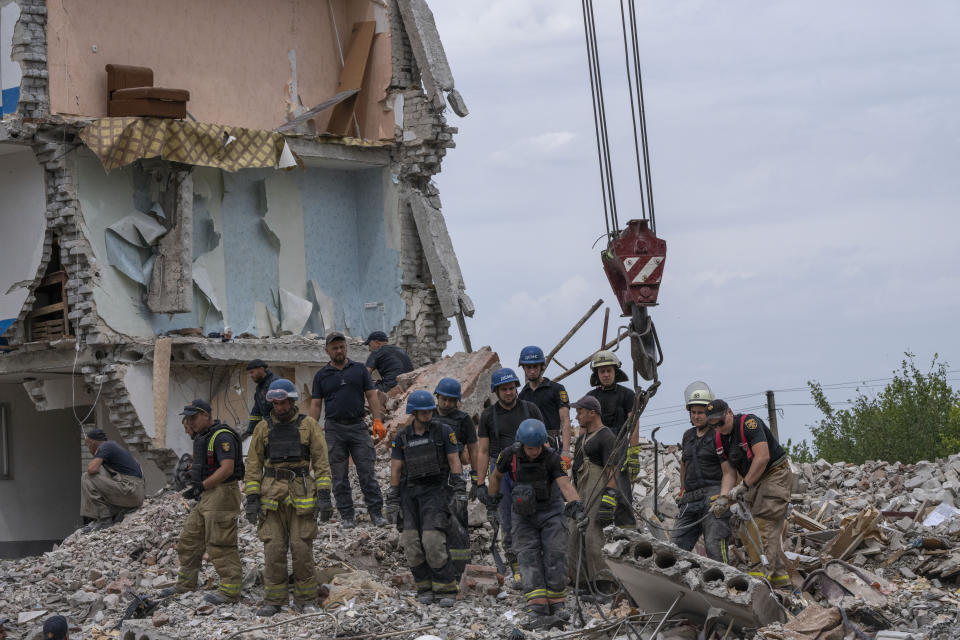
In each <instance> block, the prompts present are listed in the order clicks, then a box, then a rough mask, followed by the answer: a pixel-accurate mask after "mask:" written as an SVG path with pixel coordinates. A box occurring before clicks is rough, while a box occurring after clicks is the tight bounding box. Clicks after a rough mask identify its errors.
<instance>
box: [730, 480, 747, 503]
mask: <svg viewBox="0 0 960 640" xmlns="http://www.w3.org/2000/svg"><path fill="white" fill-rule="evenodd" d="M749 490H750V487H748V486H747V483H746V482H741V483H740V484H738V485H737V486H735V487H734V488H733V489H730V493H728V494H727V495H728V496H729V497H730V502H736V501H737V500H738V499H739V498H740V496H742V495H743V494H745V493H746V492H747V491H749Z"/></svg>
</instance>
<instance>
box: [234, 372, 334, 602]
mask: <svg viewBox="0 0 960 640" xmlns="http://www.w3.org/2000/svg"><path fill="white" fill-rule="evenodd" d="M298 398H299V394H298V393H297V390H296V387H294V386H293V383H292V382H290V381H289V380H285V379H279V380H276V381H274V382H273V383H272V384H271V385H270V389H269V390H268V391H267V400H268V401H269V402H270V403H272V405H273V410H272V411H271V412H270V415H269V416H267V417H266V418H265V419H264V420H262V421H261V422H260V423H259V424H258V425H257V426H256V428H255V429H254V430H253V436H252V438H251V440H250V450H249V452H248V453H247V464H246V467H247V470H246V476H245V477H244V481H245V482H246V488H245V492H246V494H247V503H246V508H245V511H246V516H247V519H248V520H249V521H250V522H251V523H252V524H256V525H257V526H258V528H257V533H258V535H259V537H260V540H262V541H263V564H264V567H263V581H264V591H265V593H264V605H263V606H262V607H261V608H260V609H259V610H258V611H257V615H259V616H272V615H274V614H276V613H279V612H280V608H281V607H282V606H283V605H286V604H288V603H289V596H288V593H287V549H289V550H290V554H291V556H292V557H293V580H294V582H293V599H294V602H295V603H296V604H297V606H298V608H299V609H300V610H301V611H302V612H304V613H312V612H315V611H318V608H317V605H316V600H317V595H318V592H319V587H318V585H317V577H316V571H315V567H314V562H313V540H314V538H316V537H317V513H318V512H320V511H327V512H328V513H327V517H329V511H330V510H332V508H333V507H332V504H331V502H330V463H329V461H328V460H327V444H326V440H324V437H323V431H321V430H320V425H319V424H317V421H316V420H314V419H313V418H311V417H310V416H305V415H303V414H301V413H299V412H298V410H297V405H296V404H295V401H296V400H297V399H298ZM311 465H312V466H313V476H312V477H311V475H310V467H311Z"/></svg>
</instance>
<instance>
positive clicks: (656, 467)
mask: <svg viewBox="0 0 960 640" xmlns="http://www.w3.org/2000/svg"><path fill="white" fill-rule="evenodd" d="M657 431H660V427H654V429H653V431H651V432H650V439H651V440H653V515H655V516H656V517H657V519H658V520H660V507H659V504H658V501H659V499H660V450H659V449H658V447H657Z"/></svg>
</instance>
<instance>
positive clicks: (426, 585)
mask: <svg viewBox="0 0 960 640" xmlns="http://www.w3.org/2000/svg"><path fill="white" fill-rule="evenodd" d="M432 584H433V581H432V580H430V579H427V580H417V581H416V582H415V583H414V585H415V586H416V587H417V591H429V590H430V586H431V585H432Z"/></svg>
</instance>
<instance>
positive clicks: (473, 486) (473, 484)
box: [467, 470, 478, 502]
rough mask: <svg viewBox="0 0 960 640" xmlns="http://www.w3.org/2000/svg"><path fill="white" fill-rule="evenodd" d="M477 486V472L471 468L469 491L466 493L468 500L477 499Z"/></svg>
mask: <svg viewBox="0 0 960 640" xmlns="http://www.w3.org/2000/svg"><path fill="white" fill-rule="evenodd" d="M477 487H478V482H477V472H476V471H473V470H471V471H470V493H469V494H468V495H467V499H468V500H470V501H471V502H472V501H474V500H476V499H477Z"/></svg>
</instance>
